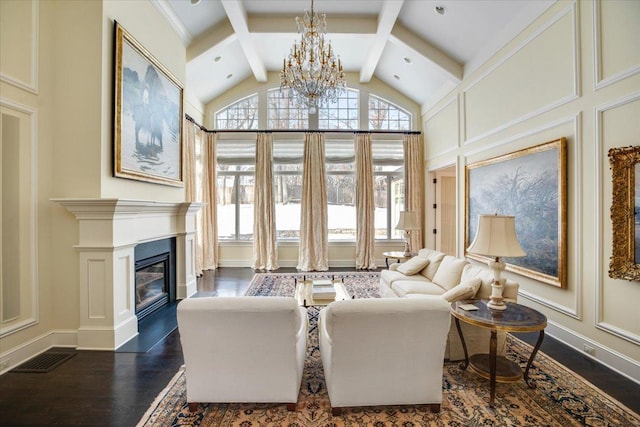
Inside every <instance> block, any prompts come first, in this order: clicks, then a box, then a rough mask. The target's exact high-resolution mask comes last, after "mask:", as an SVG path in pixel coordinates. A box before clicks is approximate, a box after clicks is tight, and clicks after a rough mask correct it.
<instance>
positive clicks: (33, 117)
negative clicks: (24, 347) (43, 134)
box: [0, 98, 40, 338]
mask: <svg viewBox="0 0 640 427" xmlns="http://www.w3.org/2000/svg"><path fill="white" fill-rule="evenodd" d="M0 107H2V108H6V109H7V110H13V111H14V112H16V113H18V115H26V116H27V117H28V118H29V131H30V133H31V135H30V141H29V144H28V145H27V146H28V147H29V148H28V149H29V169H30V170H29V171H28V173H29V175H28V176H21V178H24V179H28V180H29V186H28V188H29V194H28V195H26V198H27V202H28V206H29V210H28V214H27V215H26V218H27V221H28V224H29V240H28V242H29V248H28V249H27V251H25V252H26V253H22V254H21V256H24V255H28V257H29V259H30V260H31V262H30V267H29V272H28V277H27V278H26V279H25V280H27V281H28V282H27V284H26V287H27V288H28V290H29V294H30V296H31V301H30V302H29V307H30V310H31V313H28V314H26V315H25V317H24V318H23V317H22V316H23V314H22V313H21V314H20V318H19V319H21V320H18V321H17V322H13V323H11V324H9V325H7V326H5V325H2V324H0V338H3V337H5V336H7V335H10V334H12V333H15V332H17V331H20V330H23V329H26V328H28V327H31V326H33V325H36V324H38V323H39V321H40V307H39V290H40V286H39V283H38V220H37V218H38V212H37V209H38V112H37V111H36V110H35V109H33V108H31V107H28V106H26V105H22V104H19V103H16V102H14V101H11V100H9V99H6V98H0ZM22 287H23V285H22V283H21V288H22Z"/></svg>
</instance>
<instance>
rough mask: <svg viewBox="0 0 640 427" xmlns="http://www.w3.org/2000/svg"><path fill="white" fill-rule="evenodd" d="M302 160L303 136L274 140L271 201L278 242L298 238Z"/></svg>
mask: <svg viewBox="0 0 640 427" xmlns="http://www.w3.org/2000/svg"><path fill="white" fill-rule="evenodd" d="M303 157H304V140H303V136H302V135H296V136H295V137H292V138H288V139H275V140H274V141H273V177H274V182H273V185H274V187H273V198H274V200H275V205H276V206H275V216H276V238H277V239H278V240H297V239H299V238H300V212H301V211H300V207H301V202H302V160H303Z"/></svg>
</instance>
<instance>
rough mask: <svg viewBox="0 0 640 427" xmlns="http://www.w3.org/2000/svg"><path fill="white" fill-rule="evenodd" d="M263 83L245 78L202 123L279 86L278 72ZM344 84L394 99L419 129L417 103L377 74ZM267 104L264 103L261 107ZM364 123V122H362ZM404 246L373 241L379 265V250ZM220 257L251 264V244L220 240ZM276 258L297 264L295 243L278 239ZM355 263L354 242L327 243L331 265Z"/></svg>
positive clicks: (262, 123)
mask: <svg viewBox="0 0 640 427" xmlns="http://www.w3.org/2000/svg"><path fill="white" fill-rule="evenodd" d="M267 77H268V79H267V82H266V83H262V84H261V83H257V82H256V81H255V79H254V78H253V77H250V78H248V79H246V80H244V81H243V82H242V83H240V84H238V85H237V86H235V87H233V88H232V89H230V90H229V91H227V92H225V93H224V94H222V95H220V96H218V97H217V98H215V99H214V100H212V101H211V102H209V103H208V104H207V105H206V107H205V120H204V122H205V126H206V127H207V128H209V129H213V128H214V123H213V118H214V116H215V113H216V112H217V111H219V110H221V109H223V108H224V107H226V106H228V105H229V104H232V103H234V102H236V101H237V100H239V99H242V98H245V97H247V96H249V95H252V94H255V93H265V92H266V91H267V90H269V89H273V88H276V87H279V85H280V76H279V74H278V73H275V72H270V73H269V74H268V76H267ZM346 79H347V85H348V86H349V87H350V88H353V89H358V90H359V91H362V92H368V93H371V94H374V95H376V96H379V97H381V98H384V99H386V100H388V101H390V102H392V103H395V104H397V105H399V106H401V107H402V108H404V109H406V110H407V111H408V112H409V113H411V115H412V118H413V127H414V129H417V130H419V129H420V124H421V123H420V114H419V106H418V105H417V104H416V103H415V102H413V101H411V100H410V99H409V98H407V97H406V96H404V95H402V94H400V93H398V92H396V91H395V90H393V89H391V88H390V87H389V86H387V85H386V84H385V83H383V82H382V81H380V80H379V79H377V78H373V79H372V80H371V82H370V83H369V84H361V83H360V82H359V80H358V79H359V76H358V75H357V74H353V73H348V74H347V76H346ZM264 108H266V106H265V107H264ZM366 125H367V124H366V123H365V126H366ZM259 128H260V129H266V114H262V115H261V117H260V118H259ZM399 250H404V243H403V242H402V241H399V240H398V241H391V242H387V243H383V244H381V243H377V244H376V259H377V260H378V265H381V266H383V265H384V257H383V256H382V252H385V251H399ZM219 251H220V252H219V261H220V265H221V266H233V267H250V266H251V264H252V259H253V248H252V245H251V243H238V242H233V243H231V242H221V243H220V244H219ZM278 262H279V265H280V267H295V266H296V265H297V264H298V244H297V243H293V242H292V243H281V244H279V245H278ZM354 265H355V243H348V242H330V243H329V266H330V267H352V266H354Z"/></svg>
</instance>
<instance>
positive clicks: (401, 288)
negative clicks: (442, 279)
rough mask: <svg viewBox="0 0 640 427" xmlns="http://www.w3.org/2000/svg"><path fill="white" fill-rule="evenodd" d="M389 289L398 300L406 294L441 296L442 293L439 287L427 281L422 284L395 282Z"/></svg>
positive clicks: (404, 281) (410, 281) (414, 281)
mask: <svg viewBox="0 0 640 427" xmlns="http://www.w3.org/2000/svg"><path fill="white" fill-rule="evenodd" d="M391 289H393V292H395V293H396V295H398V296H399V297H400V298H402V297H404V296H406V295H407V294H428V295H442V293H443V292H444V290H443V289H442V288H441V287H440V286H438V285H436V284H435V283H431V282H429V281H427V280H425V281H422V282H419V281H416V280H396V281H395V282H393V285H391Z"/></svg>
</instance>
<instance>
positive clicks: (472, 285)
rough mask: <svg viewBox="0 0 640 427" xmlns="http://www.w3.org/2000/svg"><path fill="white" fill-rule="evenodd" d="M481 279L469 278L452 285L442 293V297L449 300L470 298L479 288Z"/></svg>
mask: <svg viewBox="0 0 640 427" xmlns="http://www.w3.org/2000/svg"><path fill="white" fill-rule="evenodd" d="M481 284H482V281H481V280H480V279H478V278H475V279H470V280H467V281H465V282H461V283H460V284H459V285H457V286H454V287H453V288H451V289H449V290H448V291H447V292H445V293H444V294H442V298H444V299H446V300H447V301H449V302H454V301H459V300H464V299H471V298H473V296H474V295H475V294H476V292H477V291H478V288H480V285H481Z"/></svg>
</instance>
